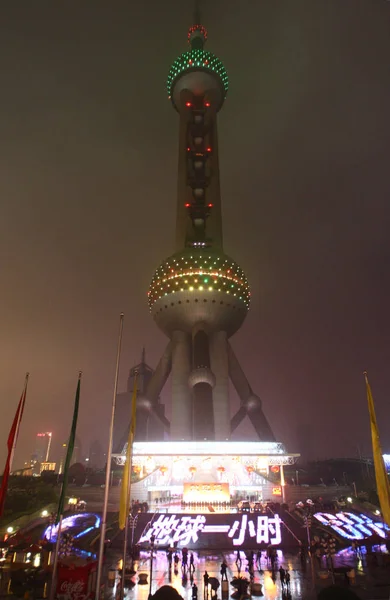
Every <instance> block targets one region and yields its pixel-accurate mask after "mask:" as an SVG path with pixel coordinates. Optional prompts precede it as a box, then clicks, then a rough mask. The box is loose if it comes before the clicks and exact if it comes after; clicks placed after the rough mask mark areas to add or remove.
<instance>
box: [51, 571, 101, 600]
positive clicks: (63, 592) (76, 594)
mask: <svg viewBox="0 0 390 600" xmlns="http://www.w3.org/2000/svg"><path fill="white" fill-rule="evenodd" d="M95 570H96V563H95V562H94V563H90V564H88V565H85V566H82V567H73V568H72V567H68V566H66V567H65V566H60V567H59V569H58V582H57V598H59V599H60V600H88V599H89V598H92V589H91V588H92V586H91V583H92V582H91V578H92V574H93V572H94V571H95Z"/></svg>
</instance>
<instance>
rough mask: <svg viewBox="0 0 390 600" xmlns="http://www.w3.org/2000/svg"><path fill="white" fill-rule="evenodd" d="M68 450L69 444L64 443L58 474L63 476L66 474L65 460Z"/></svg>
mask: <svg viewBox="0 0 390 600" xmlns="http://www.w3.org/2000/svg"><path fill="white" fill-rule="evenodd" d="M67 449H68V444H67V443H66V442H64V443H63V444H62V448H61V458H60V466H59V467H58V474H59V475H61V474H62V473H63V472H64V466H65V459H66V451H67Z"/></svg>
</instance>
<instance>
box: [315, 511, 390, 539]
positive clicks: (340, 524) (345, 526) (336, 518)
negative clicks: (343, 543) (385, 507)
mask: <svg viewBox="0 0 390 600" xmlns="http://www.w3.org/2000/svg"><path fill="white" fill-rule="evenodd" d="M314 517H315V518H316V519H317V521H319V522H320V523H322V525H325V526H326V527H330V528H331V529H333V531H335V532H336V533H338V535H341V537H343V538H345V539H347V540H364V539H367V538H370V537H372V536H373V535H377V536H379V537H381V538H383V539H386V531H390V527H388V526H387V525H385V524H384V523H381V522H379V521H374V520H373V519H371V518H370V517H368V516H367V515H365V514H363V513H361V514H358V513H352V512H338V513H336V514H332V513H325V512H318V513H315V514H314Z"/></svg>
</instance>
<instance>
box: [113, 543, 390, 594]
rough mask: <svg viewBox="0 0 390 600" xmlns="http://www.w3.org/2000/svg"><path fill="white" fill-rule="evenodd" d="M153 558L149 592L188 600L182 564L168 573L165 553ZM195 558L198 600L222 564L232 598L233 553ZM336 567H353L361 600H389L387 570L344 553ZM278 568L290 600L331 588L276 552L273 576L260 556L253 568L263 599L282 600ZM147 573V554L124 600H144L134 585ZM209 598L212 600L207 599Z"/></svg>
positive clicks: (145, 589)
mask: <svg viewBox="0 0 390 600" xmlns="http://www.w3.org/2000/svg"><path fill="white" fill-rule="evenodd" d="M155 554H156V555H155V558H154V561H153V576H152V592H155V591H156V590H157V589H158V588H160V587H161V586H163V585H172V586H173V587H174V588H176V589H177V591H178V592H179V594H180V595H181V596H182V597H183V598H184V600H191V597H192V581H191V578H190V576H189V575H188V573H187V575H184V574H183V572H182V569H181V563H179V567H178V569H177V570H174V567H173V566H172V568H171V569H169V565H168V561H167V556H166V553H165V552H163V551H157V552H156V553H155ZM179 554H180V553H179ZM107 558H108V564H107V566H111V567H112V568H118V567H119V566H120V565H121V563H120V556H119V555H110V554H109V555H108V557H107ZM194 558H195V571H194V573H193V581H194V582H195V583H196V585H197V586H198V599H199V600H202V599H203V597H204V593H203V574H204V572H205V571H207V572H208V574H209V576H210V577H216V578H217V579H218V580H219V581H220V579H221V575H220V566H221V563H222V561H223V560H225V561H226V563H227V565H228V572H227V576H228V580H229V594H230V595H231V594H232V593H233V592H234V591H235V590H234V588H233V587H232V586H231V585H230V581H231V579H232V578H233V577H234V576H236V575H237V574H238V571H237V566H236V562H235V561H236V554H235V553H224V552H213V553H207V552H205V551H202V552H201V553H197V552H194ZM241 558H242V567H241V575H243V576H246V577H248V578H249V574H248V572H247V571H246V565H247V560H246V558H245V554H244V552H243V551H241ZM335 564H336V565H339V566H343V565H344V566H345V565H348V566H349V565H356V567H357V568H356V581H355V583H354V584H353V585H352V587H351V589H353V590H354V591H355V593H356V594H357V595H358V596H359V597H360V598H361V599H362V600H382V599H386V600H388V598H389V594H390V573H389V571H388V570H387V571H386V570H385V569H384V568H382V567H375V569H370V570H368V569H367V568H366V566H365V565H364V564H362V563H361V561H358V563H357V562H356V557H355V555H354V554H353V553H352V552H344V553H343V554H342V555H340V556H339V557H338V558H337V559H336V561H335ZM279 566H283V568H284V569H287V570H288V571H289V573H290V577H291V582H290V593H291V598H292V599H296V600H300V599H302V600H314V599H315V598H316V597H317V594H318V592H319V591H320V590H321V589H322V588H323V587H326V586H328V585H331V579H330V577H329V578H328V579H325V580H323V579H320V578H319V576H318V574H316V575H315V581H314V582H313V575H312V569H311V565H310V562H309V561H307V562H305V563H304V564H303V565H302V563H301V560H300V557H299V556H298V554H296V553H295V554H290V553H284V552H283V551H281V550H278V561H277V565H276V568H275V571H274V573H272V570H271V566H270V564H268V563H267V560H266V559H265V558H264V552H263V557H262V560H261V564H260V565H258V564H255V571H254V581H255V582H259V583H261V584H262V586H263V594H264V596H263V598H265V599H267V600H276V599H279V598H280V599H281V598H283V595H282V592H283V590H282V586H281V582H280V576H279V572H278V568H279ZM149 569H150V555H149V553H148V552H143V553H141V557H140V560H139V561H138V562H137V563H135V568H134V570H136V571H137V573H136V575H135V576H134V577H133V581H134V582H135V586H134V587H133V588H132V589H130V590H127V589H125V592H126V593H125V597H126V598H127V599H128V600H133V599H134V600H147V598H148V594H149V585H139V584H138V583H137V582H138V578H139V577H138V575H139V573H147V574H148V582H149ZM316 570H317V569H316ZM118 583H119V576H117V578H116V584H115V586H114V588H110V589H108V590H107V596H106V597H107V599H108V600H112V599H113V598H115V595H116V593H117V589H116V585H117V584H118ZM336 583H339V584H340V585H343V586H344V585H346V579H345V576H344V575H336ZM217 597H218V598H219V599H220V598H221V597H222V596H221V587H220V588H219V589H218V592H217ZM209 598H211V596H210V595H209Z"/></svg>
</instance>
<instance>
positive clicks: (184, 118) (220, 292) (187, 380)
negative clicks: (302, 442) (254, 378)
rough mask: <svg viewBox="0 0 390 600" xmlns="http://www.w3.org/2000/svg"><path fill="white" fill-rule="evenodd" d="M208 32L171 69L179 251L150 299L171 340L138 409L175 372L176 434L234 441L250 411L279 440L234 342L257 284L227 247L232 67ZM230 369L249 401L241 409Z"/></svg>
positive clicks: (198, 29)
mask: <svg viewBox="0 0 390 600" xmlns="http://www.w3.org/2000/svg"><path fill="white" fill-rule="evenodd" d="M206 40H207V31H206V29H205V28H204V27H203V26H202V25H200V24H197V23H196V24H195V25H193V26H192V27H191V28H190V29H189V32H188V44H189V49H188V50H187V51H186V52H183V54H181V55H180V56H179V57H178V58H177V59H176V60H175V61H174V62H173V64H172V66H171V68H170V70H169V73H168V79H167V92H168V96H169V99H170V101H171V103H172V106H173V108H174V109H175V110H176V111H177V113H178V115H179V151H178V177H177V205H176V239H175V251H174V253H173V254H172V255H171V256H169V257H168V258H166V259H164V260H163V261H162V263H161V264H160V266H159V267H158V268H157V269H156V271H155V273H154V275H153V278H152V281H151V284H150V288H149V292H148V301H149V308H150V311H151V314H152V316H153V318H154V320H155V322H156V324H157V326H158V327H159V328H160V329H161V330H162V331H163V332H164V334H165V335H166V336H167V337H168V338H169V342H168V345H167V347H166V349H165V352H164V354H163V356H162V357H161V359H160V362H159V364H158V366H157V368H156V371H155V373H154V375H153V377H152V379H151V381H150V382H149V384H148V386H147V389H146V390H145V392H144V394H143V396H142V397H141V398H140V399H139V409H140V410H145V411H149V413H150V414H153V410H154V409H153V406H154V405H155V402H156V399H157V398H158V397H159V395H160V393H161V391H162V389H163V387H164V385H165V383H166V381H167V378H168V376H169V375H171V383H172V385H171V388H172V391H171V399H172V416H171V422H170V423H169V422H168V421H167V420H166V419H165V418H164V419H163V420H162V421H161V422H162V424H163V425H164V427H165V429H166V431H167V433H169V437H170V439H171V440H173V441H175V440H177V441H179V440H186V441H190V440H192V441H196V440H220V441H222V440H229V439H230V437H231V434H232V432H233V431H234V430H235V429H236V428H237V426H238V425H239V424H240V422H241V421H242V420H243V419H244V418H245V417H246V416H248V417H249V419H250V420H251V422H252V424H253V426H254V428H255V430H256V433H257V435H258V438H259V439H260V440H261V441H264V442H269V441H271V442H272V441H274V436H273V433H272V431H271V428H270V426H269V424H268V422H267V420H266V418H265V416H264V413H263V410H262V405H261V401H260V399H259V398H258V397H257V396H256V395H255V394H254V393H253V391H252V389H251V387H250V385H249V383H248V381H247V379H246V377H245V374H244V372H243V370H242V368H241V366H240V364H239V362H238V359H237V358H236V356H235V354H234V352H233V350H232V347H231V345H230V342H229V338H230V337H231V336H232V335H233V334H234V333H236V331H238V329H239V328H240V327H241V325H242V323H243V322H244V319H245V317H246V314H247V311H248V308H249V304H250V290H249V283H248V280H247V277H246V275H245V273H244V271H243V269H242V268H241V267H240V266H239V265H238V264H237V263H236V262H235V261H234V260H233V259H232V258H231V257H230V256H228V255H227V254H225V252H224V248H223V230H222V214H221V193H220V175H219V156H218V135H217V114H218V113H219V111H220V110H221V109H222V107H223V103H224V100H225V98H226V94H227V91H228V75H227V72H226V69H225V67H224V65H223V63H222V62H221V60H220V59H219V58H217V57H216V56H215V55H214V54H212V53H211V52H209V51H206V50H205V49H204V46H205V43H206ZM229 378H230V380H231V381H232V383H233V385H234V387H235V388H236V391H237V393H238V396H239V398H240V403H241V405H240V409H239V410H238V412H237V413H236V414H235V415H234V416H233V418H231V414H230V403H229ZM153 416H154V418H157V419H158V418H160V420H161V416H160V417H159V416H158V415H157V414H153Z"/></svg>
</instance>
